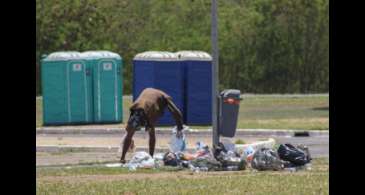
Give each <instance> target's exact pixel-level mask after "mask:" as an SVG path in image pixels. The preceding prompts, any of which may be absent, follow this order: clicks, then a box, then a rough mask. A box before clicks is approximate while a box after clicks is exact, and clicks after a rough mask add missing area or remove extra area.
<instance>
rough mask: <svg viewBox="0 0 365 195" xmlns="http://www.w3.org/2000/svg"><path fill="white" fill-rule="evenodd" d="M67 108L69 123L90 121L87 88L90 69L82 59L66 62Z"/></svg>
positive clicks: (88, 92)
mask: <svg viewBox="0 0 365 195" xmlns="http://www.w3.org/2000/svg"><path fill="white" fill-rule="evenodd" d="M66 82H67V96H68V97H67V100H68V101H67V107H68V108H67V110H68V120H69V122H70V123H87V122H92V116H91V115H92V114H91V109H92V106H91V103H92V102H91V99H90V92H91V89H90V88H89V86H90V84H89V82H91V79H90V70H87V67H86V64H85V63H84V62H83V61H71V62H69V63H68V64H67V74H66Z"/></svg>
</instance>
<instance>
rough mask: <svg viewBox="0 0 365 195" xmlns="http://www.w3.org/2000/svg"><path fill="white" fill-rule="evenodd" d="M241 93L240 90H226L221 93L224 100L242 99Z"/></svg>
mask: <svg viewBox="0 0 365 195" xmlns="http://www.w3.org/2000/svg"><path fill="white" fill-rule="evenodd" d="M240 95H241V91H240V90H238V89H225V90H223V91H222V92H221V96H222V97H223V99H225V98H234V99H238V100H239V99H240Z"/></svg>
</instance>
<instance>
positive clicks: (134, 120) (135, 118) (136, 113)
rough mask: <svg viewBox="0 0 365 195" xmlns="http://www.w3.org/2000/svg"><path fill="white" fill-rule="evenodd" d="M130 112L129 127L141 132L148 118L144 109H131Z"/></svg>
mask: <svg viewBox="0 0 365 195" xmlns="http://www.w3.org/2000/svg"><path fill="white" fill-rule="evenodd" d="M130 111H131V114H130V117H129V120H128V125H129V126H130V127H132V128H133V129H135V130H140V129H141V127H142V126H145V125H146V117H145V113H144V111H143V109H136V110H134V109H133V110H132V109H131V110H130Z"/></svg>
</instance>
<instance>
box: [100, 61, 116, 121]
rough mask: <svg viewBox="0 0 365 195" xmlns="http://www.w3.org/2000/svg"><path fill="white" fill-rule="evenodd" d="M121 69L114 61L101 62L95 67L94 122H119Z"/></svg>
mask: <svg viewBox="0 0 365 195" xmlns="http://www.w3.org/2000/svg"><path fill="white" fill-rule="evenodd" d="M120 69H121V67H120V66H119V65H118V64H117V63H116V62H115V61H114V60H101V61H99V63H98V64H97V67H96V75H95V76H96V77H95V78H96V80H95V81H94V86H95V91H94V92H95V98H96V101H95V104H94V107H95V112H96V113H95V121H96V122H119V121H121V116H122V114H121V112H122V110H121V98H122V97H121V87H122V86H121V77H120V71H121V70H120Z"/></svg>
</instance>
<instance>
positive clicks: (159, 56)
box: [133, 51, 179, 61]
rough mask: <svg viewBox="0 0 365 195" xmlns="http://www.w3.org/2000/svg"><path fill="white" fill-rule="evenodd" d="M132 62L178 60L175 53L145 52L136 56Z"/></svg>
mask: <svg viewBox="0 0 365 195" xmlns="http://www.w3.org/2000/svg"><path fill="white" fill-rule="evenodd" d="M133 60H141V61H177V60H179V58H178V57H177V55H176V54H175V53H172V52H167V51H146V52H143V53H139V54H137V55H136V56H135V57H134V58H133Z"/></svg>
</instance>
